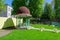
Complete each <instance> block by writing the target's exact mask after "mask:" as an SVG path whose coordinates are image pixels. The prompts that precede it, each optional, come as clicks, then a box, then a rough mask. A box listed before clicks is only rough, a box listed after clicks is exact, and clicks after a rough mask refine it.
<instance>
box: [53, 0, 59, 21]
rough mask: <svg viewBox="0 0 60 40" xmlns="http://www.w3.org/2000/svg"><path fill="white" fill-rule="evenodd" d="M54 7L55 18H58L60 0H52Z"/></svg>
mask: <svg viewBox="0 0 60 40" xmlns="http://www.w3.org/2000/svg"><path fill="white" fill-rule="evenodd" d="M54 9H55V13H56V19H58V20H59V19H60V0H54Z"/></svg>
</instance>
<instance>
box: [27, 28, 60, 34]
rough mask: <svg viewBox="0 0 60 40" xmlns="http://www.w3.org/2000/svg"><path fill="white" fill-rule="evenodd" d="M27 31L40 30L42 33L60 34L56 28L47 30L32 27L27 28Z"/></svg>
mask: <svg viewBox="0 0 60 40" xmlns="http://www.w3.org/2000/svg"><path fill="white" fill-rule="evenodd" d="M27 29H33V30H40V31H49V32H56V33H59V32H60V30H58V29H57V28H54V29H46V28H35V27H30V28H27Z"/></svg>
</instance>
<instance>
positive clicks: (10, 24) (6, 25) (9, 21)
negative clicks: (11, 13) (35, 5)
mask: <svg viewBox="0 0 60 40" xmlns="http://www.w3.org/2000/svg"><path fill="white" fill-rule="evenodd" d="M12 26H14V23H13V20H12V19H11V18H8V19H7V20H6V22H5V23H4V26H3V28H7V27H12Z"/></svg>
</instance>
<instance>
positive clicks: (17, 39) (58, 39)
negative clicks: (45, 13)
mask: <svg viewBox="0 0 60 40" xmlns="http://www.w3.org/2000/svg"><path fill="white" fill-rule="evenodd" d="M7 23H8V22H7ZM31 26H33V27H37V28H41V27H44V28H49V29H53V28H57V29H60V28H59V27H52V25H44V24H31ZM0 40H60V33H54V32H45V31H43V32H41V31H38V30H17V29H16V30H13V31H12V32H11V33H10V34H8V35H6V36H4V37H1V38H0Z"/></svg>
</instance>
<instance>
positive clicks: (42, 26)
mask: <svg viewBox="0 0 60 40" xmlns="http://www.w3.org/2000/svg"><path fill="white" fill-rule="evenodd" d="M31 26H33V27H36V28H48V29H54V28H57V29H60V27H58V26H54V27H53V26H52V25H47V24H31Z"/></svg>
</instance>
